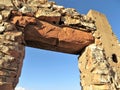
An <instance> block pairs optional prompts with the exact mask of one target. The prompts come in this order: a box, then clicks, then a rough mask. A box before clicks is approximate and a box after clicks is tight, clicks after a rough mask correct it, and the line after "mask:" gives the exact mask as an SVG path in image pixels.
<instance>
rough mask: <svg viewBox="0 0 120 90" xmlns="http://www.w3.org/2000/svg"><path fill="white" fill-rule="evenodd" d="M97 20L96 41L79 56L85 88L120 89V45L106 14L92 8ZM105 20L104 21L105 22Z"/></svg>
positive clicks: (98, 89) (95, 89) (92, 15)
mask: <svg viewBox="0 0 120 90" xmlns="http://www.w3.org/2000/svg"><path fill="white" fill-rule="evenodd" d="M87 15H88V16H90V17H92V19H93V20H95V22H96V23H95V24H96V27H97V30H96V31H95V32H94V33H93V36H94V37H95V43H94V44H92V45H89V46H88V47H86V48H85V50H84V51H83V53H82V54H81V55H80V57H79V61H78V66H79V69H80V71H81V85H82V87H83V90H120V79H119V78H120V74H119V73H120V69H119V68H120V61H119V60H120V54H119V53H120V46H119V42H118V40H117V38H116V36H115V35H114V34H113V32H112V29H111V27H110V25H109V23H108V21H107V19H106V17H105V15H103V14H101V13H99V12H96V11H93V10H90V11H89V12H88V14H87ZM103 22H104V23H103Z"/></svg>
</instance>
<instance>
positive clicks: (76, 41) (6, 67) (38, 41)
mask: <svg viewBox="0 0 120 90" xmlns="http://www.w3.org/2000/svg"><path fill="white" fill-rule="evenodd" d="M6 3H7V5H6ZM101 22H102V23H101ZM103 22H104V23H103ZM25 46H30V47H35V48H41V49H46V50H53V51H58V52H64V53H70V54H80V56H79V60H78V67H79V70H80V72H81V86H82V90H120V69H119V68H120V65H119V63H120V62H119V60H120V55H119V53H120V45H119V42H118V40H117V38H116V37H115V35H114V34H113V32H112V30H111V27H110V25H109V23H108V21H107V20H106V17H105V16H104V15H103V14H101V13H99V12H96V11H93V10H90V11H89V13H88V14H87V15H83V14H79V13H78V12H77V11H76V10H75V9H73V8H64V7H63V6H59V5H56V3H55V2H53V1H48V0H0V90H14V88H15V86H16V85H17V83H18V81H19V77H20V74H21V68H22V64H23V59H24V54H25Z"/></svg>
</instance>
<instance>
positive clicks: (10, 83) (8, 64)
mask: <svg viewBox="0 0 120 90" xmlns="http://www.w3.org/2000/svg"><path fill="white" fill-rule="evenodd" d="M23 43H24V38H23V33H22V32H21V31H18V30H17V29H16V27H15V26H14V25H13V24H10V23H8V22H1V23H0V90H14V88H15V86H16V84H17V83H18V79H19V76H20V73H21V67H22V63H23V58H24V49H25V48H24V44H23Z"/></svg>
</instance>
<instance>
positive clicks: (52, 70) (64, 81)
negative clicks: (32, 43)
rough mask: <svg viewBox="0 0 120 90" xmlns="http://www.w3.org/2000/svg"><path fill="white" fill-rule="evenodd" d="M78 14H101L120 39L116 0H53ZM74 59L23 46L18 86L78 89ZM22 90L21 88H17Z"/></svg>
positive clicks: (119, 1)
mask: <svg viewBox="0 0 120 90" xmlns="http://www.w3.org/2000/svg"><path fill="white" fill-rule="evenodd" d="M54 1H56V3H57V4H59V5H63V6H64V7H69V8H70V7H71V8H75V9H76V10H77V11H78V12H80V13H81V14H87V12H88V11H89V10H90V9H94V10H97V11H99V12H101V13H104V14H105V15H106V16H107V18H108V20H109V23H110V24H111V26H112V29H113V32H114V33H115V34H116V35H117V37H118V38H119V40H120V27H119V26H120V0H54ZM77 58H78V56H77V55H71V54H64V53H58V52H52V51H46V50H41V49H35V48H29V47H26V56H25V59H24V65H23V69H22V74H21V78H20V82H19V84H18V87H23V88H25V90H80V84H79V83H80V78H79V76H80V73H79V70H78V65H77V61H78V59H77ZM21 90H22V89H21Z"/></svg>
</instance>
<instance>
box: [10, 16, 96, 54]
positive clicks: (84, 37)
mask: <svg viewBox="0 0 120 90" xmlns="http://www.w3.org/2000/svg"><path fill="white" fill-rule="evenodd" d="M17 22H19V23H17ZM12 23H14V24H15V23H17V24H18V25H19V26H24V27H25V30H24V34H25V40H26V43H27V46H31V47H35V48H42V49H47V50H53V51H59V52H65V53H72V54H76V53H78V52H80V50H81V49H83V48H84V47H85V46H87V45H89V44H91V43H93V42H94V38H93V36H92V34H91V33H88V32H83V31H80V30H77V29H73V28H70V27H58V26H55V25H52V24H50V23H47V22H44V21H40V20H38V19H35V18H32V17H28V16H22V17H17V16H15V17H14V18H13V21H12ZM29 23H32V24H29Z"/></svg>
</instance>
